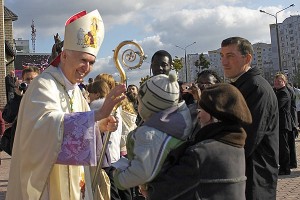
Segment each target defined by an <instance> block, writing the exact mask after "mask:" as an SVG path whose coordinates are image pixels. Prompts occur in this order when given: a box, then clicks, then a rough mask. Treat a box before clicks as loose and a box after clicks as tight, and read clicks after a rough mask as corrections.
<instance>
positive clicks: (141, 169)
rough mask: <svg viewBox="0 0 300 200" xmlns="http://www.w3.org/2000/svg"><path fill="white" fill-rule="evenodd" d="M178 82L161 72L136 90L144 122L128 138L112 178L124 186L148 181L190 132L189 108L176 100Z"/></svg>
mask: <svg viewBox="0 0 300 200" xmlns="http://www.w3.org/2000/svg"><path fill="white" fill-rule="evenodd" d="M178 100H179V85H178V82H177V79H176V76H175V75H174V74H169V76H168V75H165V74H160V75H157V76H153V77H152V78H150V79H149V80H147V81H146V82H145V83H144V84H143V85H142V86H141V87H140V89H139V94H138V101H139V104H138V112H139V114H140V116H141V117H142V119H143V121H144V123H143V124H142V125H141V126H139V127H138V128H137V129H135V130H134V131H132V132H130V133H129V135H128V137H127V143H126V144H127V145H126V146H127V156H128V161H127V162H125V164H121V165H118V164H120V163H121V162H123V161H124V159H123V160H122V159H121V160H120V161H119V162H117V165H116V167H117V170H116V172H115V175H114V181H115V183H116V185H117V187H118V188H120V189H125V188H130V187H134V186H137V185H141V184H144V183H147V182H149V181H151V180H152V179H153V178H154V177H155V176H156V175H157V174H158V172H159V171H160V169H161V167H162V164H163V163H164V161H165V158H166V157H167V155H168V153H169V152H170V151H171V150H172V149H175V148H177V147H178V146H179V145H181V144H182V143H184V141H185V140H186V139H187V138H188V136H189V135H190V134H191V131H192V120H191V115H190V112H189V109H188V108H187V106H186V104H185V103H184V102H180V103H179V101H178Z"/></svg>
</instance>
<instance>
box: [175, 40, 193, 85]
mask: <svg viewBox="0 0 300 200" xmlns="http://www.w3.org/2000/svg"><path fill="white" fill-rule="evenodd" d="M193 44H196V42H193V43H191V44H189V45H187V46H185V47H184V48H183V47H181V46H178V45H175V47H177V48H179V49H182V50H184V65H185V81H186V82H188V78H187V75H188V70H187V62H186V49H187V48H188V47H190V46H192V45H193Z"/></svg>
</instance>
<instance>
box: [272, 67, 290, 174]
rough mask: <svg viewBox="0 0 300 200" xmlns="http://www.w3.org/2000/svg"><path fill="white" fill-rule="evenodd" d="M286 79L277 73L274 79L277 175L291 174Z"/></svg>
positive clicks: (288, 95) (288, 102)
mask: <svg viewBox="0 0 300 200" xmlns="http://www.w3.org/2000/svg"><path fill="white" fill-rule="evenodd" d="M286 84H287V78H286V76H285V75H284V74H282V73H278V74H276V76H275V79H274V91H275V93H276V96H277V100H278V108H279V165H280V168H279V175H289V174H291V169H290V147H289V142H288V141H289V140H288V136H289V134H290V133H291V132H292V130H293V129H292V116H291V95H290V92H289V91H288V89H287V87H286Z"/></svg>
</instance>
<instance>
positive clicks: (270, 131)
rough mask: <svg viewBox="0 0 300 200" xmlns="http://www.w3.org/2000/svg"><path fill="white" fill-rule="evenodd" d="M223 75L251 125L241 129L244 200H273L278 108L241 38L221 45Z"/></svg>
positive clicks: (274, 96)
mask: <svg viewBox="0 0 300 200" xmlns="http://www.w3.org/2000/svg"><path fill="white" fill-rule="evenodd" d="M220 54H221V62H222V66H223V69H224V75H225V77H226V78H228V79H229V80H230V81H231V82H232V84H233V85H234V86H236V87H237V88H238V89H239V90H240V91H241V93H242V94H243V96H244V98H245V100H246V102H247V105H248V107H249V109H250V111H251V114H252V119H253V122H252V124H251V125H247V126H244V127H243V128H244V129H245V130H246V132H247V138H246V144H245V157H246V176H247V182H246V199H247V200H252V199H253V200H254V199H255V200H260V199H261V200H265V199H268V200H272V199H274V200H275V199H276V187H277V179H278V158H279V155H278V154H279V152H278V145H279V144H278V143H279V136H278V133H279V126H278V119H279V116H278V105H277V99H276V95H275V93H274V91H273V88H272V87H271V85H270V84H269V83H268V82H267V81H266V80H265V79H264V78H263V77H262V76H261V75H260V70H259V69H257V68H255V67H253V68H252V67H251V61H252V59H253V48H252V44H251V43H250V42H249V41H248V40H247V39H244V38H241V37H230V38H227V39H225V40H223V41H222V43H221V52H220Z"/></svg>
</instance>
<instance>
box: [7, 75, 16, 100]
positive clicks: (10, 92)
mask: <svg viewBox="0 0 300 200" xmlns="http://www.w3.org/2000/svg"><path fill="white" fill-rule="evenodd" d="M15 83H16V77H15V70H11V71H10V72H9V74H8V75H6V76H5V89H6V99H7V101H9V100H11V99H12V98H14V92H15V88H16V85H15Z"/></svg>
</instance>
